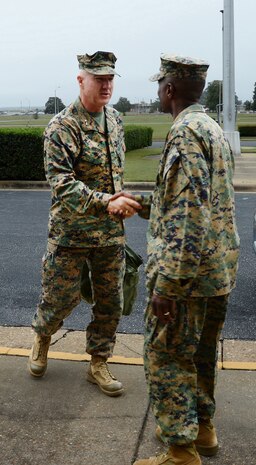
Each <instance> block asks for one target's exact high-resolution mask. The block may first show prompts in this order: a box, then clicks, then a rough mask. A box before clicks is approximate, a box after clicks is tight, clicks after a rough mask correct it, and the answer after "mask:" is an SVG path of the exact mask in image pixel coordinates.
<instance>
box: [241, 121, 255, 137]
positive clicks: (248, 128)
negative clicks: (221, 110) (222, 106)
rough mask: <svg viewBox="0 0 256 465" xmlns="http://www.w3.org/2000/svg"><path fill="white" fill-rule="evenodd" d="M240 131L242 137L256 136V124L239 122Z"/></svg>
mask: <svg viewBox="0 0 256 465" xmlns="http://www.w3.org/2000/svg"><path fill="white" fill-rule="evenodd" d="M238 131H239V132H240V136H241V137H256V125H255V124H239V125H238Z"/></svg>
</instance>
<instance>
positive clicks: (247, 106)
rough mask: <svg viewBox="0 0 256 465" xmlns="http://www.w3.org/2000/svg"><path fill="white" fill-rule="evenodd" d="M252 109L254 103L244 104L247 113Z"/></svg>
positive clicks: (248, 101)
mask: <svg viewBox="0 0 256 465" xmlns="http://www.w3.org/2000/svg"><path fill="white" fill-rule="evenodd" d="M251 108H252V102H250V100H245V102H244V109H245V110H246V111H250V110H251Z"/></svg>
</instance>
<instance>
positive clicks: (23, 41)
mask: <svg viewBox="0 0 256 465" xmlns="http://www.w3.org/2000/svg"><path fill="white" fill-rule="evenodd" d="M221 9H223V0H95V1H92V0H90V1H89V0H73V1H71V0H43V1H42V2H36V1H35V0H22V1H21V0H7V1H5V2H2V4H1V29H0V59H1V60H0V63H1V73H0V107H4V106H17V107H20V106H21V105H22V106H23V107H28V106H44V104H45V103H46V101H47V100H48V97H50V96H54V94H55V92H56V95H57V96H58V97H60V98H61V99H62V101H63V103H64V104H65V105H67V104H69V103H71V102H72V101H73V100H74V99H75V98H76V97H77V95H78V85H77V82H76V76H77V71H78V66H77V59H76V55H77V54H84V53H90V54H91V53H94V52H95V51H97V50H108V51H112V52H114V53H115V55H116V56H117V59H118V60H117V63H116V69H117V71H118V72H119V74H121V76H122V77H121V78H119V77H116V78H115V91H114V94H113V97H112V101H111V102H112V103H116V102H117V101H118V99H119V97H126V98H128V99H129V100H130V102H131V103H135V102H138V101H141V100H145V101H149V100H150V99H152V100H155V98H156V97H157V83H151V82H150V81H149V80H148V78H149V76H151V75H152V74H154V73H156V72H157V71H158V69H159V65H160V54H161V53H162V52H170V53H180V54H182V55H190V56H192V57H198V58H202V59H205V60H207V61H209V63H210V68H209V72H208V80H207V82H211V81H213V80H214V79H222V14H221V13H220V10H221ZM234 10H235V68H236V75H235V87H236V93H237V95H238V97H239V99H241V100H243V101H244V100H247V99H248V100H251V98H252V93H253V87H254V83H255V81H256V59H255V18H256V1H255V0H234Z"/></svg>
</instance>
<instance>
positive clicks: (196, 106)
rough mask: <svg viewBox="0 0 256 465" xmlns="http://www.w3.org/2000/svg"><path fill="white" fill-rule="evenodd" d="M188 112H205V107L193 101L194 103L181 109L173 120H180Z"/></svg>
mask: <svg viewBox="0 0 256 465" xmlns="http://www.w3.org/2000/svg"><path fill="white" fill-rule="evenodd" d="M189 113H205V109H204V107H203V105H200V104H199V103H195V104H194V105H190V106H189V107H187V108H185V109H184V110H182V111H181V112H180V113H179V114H178V116H176V118H175V120H174V122H175V123H176V122H177V121H180V120H182V119H183V118H184V116H186V115H188V114H189Z"/></svg>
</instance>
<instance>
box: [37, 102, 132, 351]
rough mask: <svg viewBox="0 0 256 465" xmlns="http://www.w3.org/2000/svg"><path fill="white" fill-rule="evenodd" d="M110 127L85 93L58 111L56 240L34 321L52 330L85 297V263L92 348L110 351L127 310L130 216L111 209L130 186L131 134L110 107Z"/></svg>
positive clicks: (51, 152) (52, 133) (54, 130)
mask: <svg viewBox="0 0 256 465" xmlns="http://www.w3.org/2000/svg"><path fill="white" fill-rule="evenodd" d="M105 116H106V126H107V135H105V128H102V127H100V126H99V124H98V123H97V121H96V120H95V119H94V118H93V117H92V116H91V115H90V114H89V113H88V112H87V111H86V110H85V108H84V106H83V105H82V103H81V101H80V98H79V99H77V101H76V102H75V103H73V104H71V105H70V106H68V107H67V108H66V109H64V110H63V111H62V112H61V113H59V114H58V115H57V116H55V117H54V118H53V119H52V120H51V122H50V124H49V126H48V128H47V129H46V131H45V145H44V148H45V171H46V176H47V180H48V181H49V183H50V186H51V192H52V206H51V209H50V217H49V242H48V248H47V253H46V254H45V256H44V258H43V276H42V289H43V291H42V296H41V301H40V303H39V306H38V309H37V313H36V315H35V317H34V320H33V325H32V326H33V327H34V329H35V331H36V332H37V333H38V334H42V335H48V336H49V335H51V334H53V333H55V332H56V331H57V329H58V328H59V327H60V326H61V325H62V322H63V320H64V318H66V317H67V316H68V315H69V314H70V312H71V311H72V309H73V308H74V307H75V306H76V305H77V304H79V302H80V299H81V297H80V279H81V270H82V267H83V263H84V262H85V261H87V262H88V264H89V267H90V268H91V270H92V280H93V291H94V307H93V316H94V319H93V321H92V322H91V323H90V324H89V327H88V328H87V351H88V352H89V353H91V354H92V353H94V354H97V355H101V356H104V357H108V356H110V355H111V353H112V350H113V344H114V341H115V332H116V328H117V325H118V322H119V319H120V316H121V313H122V306H123V302H122V299H123V297H122V283H123V276H124V242H125V239H124V227H123V222H122V220H121V219H120V218H118V217H116V216H110V215H109V214H108V212H107V204H108V200H109V199H110V197H111V196H112V194H113V193H114V192H119V191H121V190H122V187H123V168H124V148H125V147H124V133H123V125H122V121H121V119H120V117H119V114H118V112H116V110H114V109H112V108H110V107H106V108H105Z"/></svg>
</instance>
